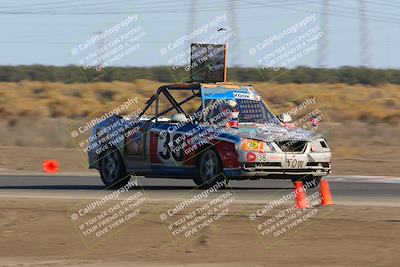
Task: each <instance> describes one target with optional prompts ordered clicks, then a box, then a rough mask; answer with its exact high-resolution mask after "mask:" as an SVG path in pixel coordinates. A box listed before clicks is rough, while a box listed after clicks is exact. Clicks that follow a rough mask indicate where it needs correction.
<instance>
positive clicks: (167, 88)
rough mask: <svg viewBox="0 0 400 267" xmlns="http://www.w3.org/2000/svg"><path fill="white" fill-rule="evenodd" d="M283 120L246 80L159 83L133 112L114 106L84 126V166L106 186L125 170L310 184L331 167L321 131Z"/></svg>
mask: <svg viewBox="0 0 400 267" xmlns="http://www.w3.org/2000/svg"><path fill="white" fill-rule="evenodd" d="M175 93H184V94H186V97H185V98H184V99H181V100H179V99H176V98H175V96H173V95H174V94H175ZM188 94H189V96H187V95H188ZM163 100H164V101H163ZM184 106H185V107H190V110H189V111H188V108H186V110H185V109H184V108H183V107H184ZM150 111H155V112H153V114H151V112H150ZM149 112H150V115H149ZM290 122H291V117H290V115H288V114H285V115H283V116H276V115H275V114H274V113H272V111H271V110H270V109H269V107H268V106H267V105H266V104H265V102H264V101H263V100H262V98H261V96H260V95H259V94H258V93H257V92H256V91H255V90H254V89H253V87H252V86H250V85H236V84H229V83H213V84H209V83H183V84H170V85H164V86H161V87H160V88H158V90H157V91H156V93H155V94H154V95H153V96H151V97H150V99H149V100H148V101H147V103H146V105H145V107H144V108H143V109H142V110H141V111H140V113H139V112H137V113H135V114H134V115H133V116H129V115H128V116H121V115H118V114H115V115H112V116H111V117H108V118H106V119H104V120H103V121H101V122H100V123H98V124H96V125H95V126H94V127H93V128H92V134H91V136H92V137H93V138H90V143H89V146H88V149H87V151H88V157H89V168H92V169H97V170H99V172H100V175H101V179H102V181H103V183H104V184H105V185H106V186H107V187H112V188H119V187H121V186H124V185H126V184H127V183H128V181H129V179H130V177H131V175H138V176H145V177H149V178H151V177H157V178H161V177H165V178H183V179H193V181H194V182H195V183H196V184H197V185H198V186H201V187H202V188H209V187H211V186H213V185H215V184H216V183H218V182H220V181H229V180H247V179H291V180H292V181H297V180H302V181H305V182H307V181H309V182H312V183H310V184H314V185H318V184H319V181H320V179H321V177H323V176H325V175H328V174H329V173H330V171H331V150H330V148H329V146H328V144H327V142H326V140H325V139H324V137H323V136H322V135H321V134H319V133H316V132H314V131H310V130H304V129H302V128H296V127H293V125H291V123H290Z"/></svg>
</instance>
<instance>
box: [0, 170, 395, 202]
mask: <svg viewBox="0 0 400 267" xmlns="http://www.w3.org/2000/svg"><path fill="white" fill-rule="evenodd" d="M327 180H328V181H329V184H330V187H331V191H332V195H333V200H334V203H335V204H345V205H380V206H400V201H399V200H400V178H399V177H369V176H330V177H327ZM131 181H132V180H131ZM138 183H139V185H140V186H139V187H136V188H133V189H130V190H129V192H127V193H125V197H126V196H129V195H130V194H131V193H133V192H135V191H137V190H144V192H145V193H146V195H147V197H148V198H149V200H151V201H167V200H171V201H172V200H174V201H175V200H183V199H187V198H188V197H190V196H193V195H196V194H199V193H201V190H199V189H196V187H195V185H194V183H193V182H192V181H191V180H181V179H157V178H143V177H140V178H138ZM103 189H104V186H103V185H102V183H101V180H100V178H99V177H98V175H97V174H91V175H87V174H86V175H82V174H71V175H68V174H64V175H61V176H60V175H57V176H51V175H44V174H36V175H30V174H24V175H19V174H3V175H0V198H2V197H11V198H57V199H96V198H98V197H99V196H101V195H104V194H107V192H108V191H110V190H106V191H104V190H103ZM224 190H231V191H232V192H233V193H234V194H235V196H236V198H235V200H236V201H238V202H244V203H245V202H249V203H265V202H266V201H271V200H273V199H277V198H279V197H281V196H283V195H285V194H288V193H290V192H292V190H293V184H292V183H291V182H290V181H289V180H257V181H231V182H230V183H229V187H227V189H224ZM309 191H311V192H312V190H309ZM309 193H310V192H309ZM211 195H212V194H211Z"/></svg>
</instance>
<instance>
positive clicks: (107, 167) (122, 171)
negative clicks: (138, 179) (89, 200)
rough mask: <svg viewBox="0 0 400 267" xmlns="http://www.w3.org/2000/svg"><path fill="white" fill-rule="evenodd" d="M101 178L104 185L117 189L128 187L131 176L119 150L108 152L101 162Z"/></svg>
mask: <svg viewBox="0 0 400 267" xmlns="http://www.w3.org/2000/svg"><path fill="white" fill-rule="evenodd" d="M100 176H101V180H102V181H103V183H104V185H106V186H107V187H110V188H113V189H116V188H120V187H122V186H124V185H126V184H127V183H128V182H129V180H130V178H131V177H130V175H129V174H128V173H127V172H126V168H125V164H124V162H123V160H122V157H121V155H120V154H119V152H118V150H114V151H108V152H106V153H105V155H103V157H102V158H101V160H100Z"/></svg>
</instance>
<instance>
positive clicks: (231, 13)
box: [225, 0, 239, 66]
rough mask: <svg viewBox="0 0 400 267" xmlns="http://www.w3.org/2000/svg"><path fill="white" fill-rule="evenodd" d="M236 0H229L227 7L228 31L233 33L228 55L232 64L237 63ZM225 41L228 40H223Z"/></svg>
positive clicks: (237, 28)
mask: <svg viewBox="0 0 400 267" xmlns="http://www.w3.org/2000/svg"><path fill="white" fill-rule="evenodd" d="M236 1H237V0H230V1H229V2H228V3H229V9H228V22H229V27H230V29H229V32H231V34H233V38H232V39H231V40H230V41H231V42H230V44H229V53H228V55H229V57H230V60H231V64H232V65H233V66H235V65H238V64H239V51H238V49H239V27H238V26H237V23H236V12H235V10H236ZM225 42H226V43H227V42H228V40H225Z"/></svg>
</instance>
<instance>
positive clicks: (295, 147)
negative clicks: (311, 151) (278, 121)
mask: <svg viewBox="0 0 400 267" xmlns="http://www.w3.org/2000/svg"><path fill="white" fill-rule="evenodd" d="M275 143H276V144H277V145H278V146H279V148H280V149H281V150H282V151H283V152H292V153H301V152H304V150H305V149H306V146H307V141H296V140H288V141H278V142H275Z"/></svg>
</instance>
